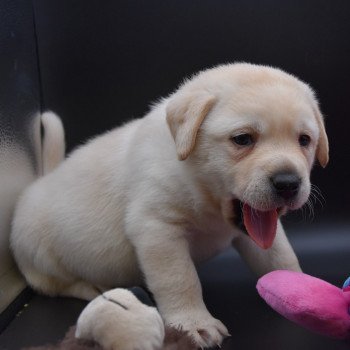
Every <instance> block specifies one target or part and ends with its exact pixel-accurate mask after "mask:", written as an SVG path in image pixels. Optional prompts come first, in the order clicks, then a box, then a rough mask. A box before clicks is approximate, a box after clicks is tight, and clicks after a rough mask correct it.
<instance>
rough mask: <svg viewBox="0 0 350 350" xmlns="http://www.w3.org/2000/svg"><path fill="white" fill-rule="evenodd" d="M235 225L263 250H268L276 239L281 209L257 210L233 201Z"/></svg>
mask: <svg viewBox="0 0 350 350" xmlns="http://www.w3.org/2000/svg"><path fill="white" fill-rule="evenodd" d="M233 205H234V211H235V224H236V225H237V226H238V227H239V228H241V229H242V230H243V231H245V232H246V233H248V235H249V237H250V238H251V239H252V240H253V241H254V242H255V243H256V244H257V245H258V246H259V247H260V248H263V249H268V248H270V247H271V246H272V243H273V241H274V239H275V237H276V231H277V220H278V217H279V214H280V213H281V212H282V210H283V208H276V209H271V210H266V211H262V210H258V209H254V208H252V207H251V206H250V205H249V204H247V203H242V202H240V201H239V200H234V203H233Z"/></svg>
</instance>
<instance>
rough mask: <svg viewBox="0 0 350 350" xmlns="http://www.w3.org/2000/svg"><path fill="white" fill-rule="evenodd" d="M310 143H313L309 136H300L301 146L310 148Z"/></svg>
mask: <svg viewBox="0 0 350 350" xmlns="http://www.w3.org/2000/svg"><path fill="white" fill-rule="evenodd" d="M310 142H311V138H310V136H309V135H300V136H299V145H300V146H301V147H307V146H309V144H310Z"/></svg>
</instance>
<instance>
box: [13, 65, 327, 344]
mask: <svg viewBox="0 0 350 350" xmlns="http://www.w3.org/2000/svg"><path fill="white" fill-rule="evenodd" d="M51 117H52V118H51V119H52V120H51V121H52V123H51V122H50V118H48V119H47V120H46V128H47V129H50V128H51V131H50V133H51V134H53V135H54V134H55V130H56V134H57V135H56V137H54V138H53V139H54V142H56V145H52V144H51V146H50V144H49V143H50V142H49V140H48V142H47V144H46V146H45V147H46V149H49V150H50V152H49V151H45V150H44V151H45V152H47V153H50V154H51V156H46V158H47V160H46V162H50V160H49V159H50V157H51V158H53V159H56V162H59V160H58V159H59V158H60V157H59V156H57V154H55V153H54V152H53V149H55V147H56V148H57V152H58V154H62V153H63V152H62V147H63V145H62V146H60V145H59V142H58V140H59V139H60V135H59V134H60V132H61V129H60V127H58V126H57V120H55V121H54V119H55V118H54V117H53V116H51ZM55 128H56V129H55ZM61 138H62V137H61ZM50 147H51V148H50ZM315 158H317V159H318V161H319V162H320V164H321V165H322V166H325V165H326V164H327V162H328V141H327V136H326V133H325V129H324V125H323V120H322V116H321V113H320V111H319V108H318V103H317V101H316V99H315V96H314V94H313V92H312V90H311V89H310V88H309V87H308V86H307V85H306V84H305V83H303V82H301V81H300V80H298V79H297V78H295V77H294V76H292V75H289V74H287V73H284V72H283V71H281V70H278V69H274V68H270V67H265V66H258V65H250V64H229V65H222V66H218V67H216V68H213V69H209V70H206V71H203V72H200V73H199V74H197V75H195V76H194V77H193V78H192V79H191V80H188V81H186V82H185V83H184V84H183V85H182V86H180V88H179V89H178V90H177V91H175V92H174V93H173V94H172V95H170V96H169V97H167V98H165V99H163V100H161V101H160V102H159V103H157V104H156V105H155V106H153V108H152V110H151V111H150V112H149V113H148V114H147V115H146V116H145V117H144V118H142V119H138V120H134V121H131V122H130V123H128V124H125V125H124V126H122V127H120V128H117V129H115V130H112V131H110V132H108V133H106V134H104V135H102V136H98V137H96V138H95V139H93V140H91V141H89V142H88V143H87V144H86V145H84V146H82V147H80V148H78V149H77V150H76V151H74V152H73V153H72V154H71V155H70V156H69V157H68V158H67V159H66V160H65V161H63V162H62V163H61V164H60V165H58V166H57V167H56V168H55V169H53V170H52V171H49V172H48V174H47V175H45V176H43V177H42V178H40V179H39V180H38V181H36V182H35V183H34V184H33V185H31V186H30V187H29V188H28V189H27V190H26V191H25V193H24V194H23V196H22V198H21V200H20V201H19V203H18V206H17V210H16V213H15V217H14V221H13V231H12V236H11V245H12V249H13V253H14V256H15V258H16V260H17V263H18V265H19V268H20V269H21V271H22V273H23V274H24V276H25V277H26V279H27V281H28V283H29V284H30V285H31V286H33V288H35V289H36V290H38V291H41V292H43V293H45V294H48V295H66V296H74V297H78V298H84V299H92V298H94V297H95V296H97V295H98V291H97V288H98V289H103V290H107V289H110V288H113V287H116V286H133V285H136V284H140V283H142V281H144V282H145V283H146V285H147V287H148V288H149V289H150V291H151V292H152V293H153V295H154V297H155V300H156V302H157V305H158V308H159V311H160V314H161V315H162V318H163V319H164V321H165V323H166V324H171V325H173V326H176V327H180V328H182V329H183V330H185V331H187V332H188V333H189V335H190V336H192V338H193V340H194V341H195V342H196V344H197V345H198V347H207V346H212V345H215V344H220V343H221V342H222V339H223V337H225V336H226V335H227V334H228V333H227V330H226V327H225V326H224V325H223V324H222V323H221V322H220V321H219V320H217V319H215V318H213V317H212V316H211V314H210V313H209V312H208V310H207V308H206V306H205V304H204V302H203V299H202V291H201V285H200V281H199V279H198V276H197V272H196V268H195V265H196V264H197V263H199V262H201V261H203V260H206V259H208V258H211V257H212V256H214V255H215V254H217V253H218V252H220V251H222V250H223V249H224V248H225V247H227V246H229V245H230V244H231V243H232V242H233V244H234V245H235V246H236V247H237V249H238V251H239V252H240V254H241V255H242V256H243V258H244V259H245V260H246V261H247V262H248V264H249V265H250V266H251V267H252V269H253V270H255V271H256V273H257V274H258V275H261V274H263V273H266V272H268V271H270V270H274V269H291V270H300V267H299V263H298V260H297V258H296V256H295V254H294V252H293V250H292V248H291V246H290V244H289V242H288V240H287V238H286V236H285V233H284V231H283V228H282V226H281V223H280V221H279V216H280V215H282V214H284V213H285V212H286V211H287V210H289V209H298V208H300V207H301V206H302V205H303V204H304V203H305V202H306V201H307V199H308V196H309V193H310V181H309V174H310V170H311V168H312V165H313V163H314V160H315ZM44 159H45V157H44ZM51 163H54V161H51ZM47 168H48V170H50V169H51V168H54V164H51V165H50V166H48V167H47ZM240 216H242V222H243V224H244V225H243V226H244V230H246V231H247V233H248V234H249V236H248V235H246V234H245V233H244V232H243V231H244V230H242V229H241V226H240V225H238V222H239V221H240ZM232 273H234V271H232Z"/></svg>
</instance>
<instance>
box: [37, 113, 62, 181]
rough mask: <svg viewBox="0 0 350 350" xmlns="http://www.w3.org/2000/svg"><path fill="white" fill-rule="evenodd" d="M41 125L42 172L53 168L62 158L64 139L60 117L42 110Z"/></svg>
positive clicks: (44, 172) (47, 171)
mask: <svg viewBox="0 0 350 350" xmlns="http://www.w3.org/2000/svg"><path fill="white" fill-rule="evenodd" d="M41 124H42V126H43V132H44V137H43V144H42V145H43V147H42V162H43V163H42V164H43V174H44V175H45V174H47V173H49V172H51V171H52V170H53V169H55V168H56V167H57V166H58V165H59V164H60V163H61V162H62V161H63V159H64V155H65V140H64V128H63V124H62V122H61V119H60V118H59V117H58V116H57V115H56V114H55V113H53V112H50V111H47V112H44V113H43V114H42V116H41Z"/></svg>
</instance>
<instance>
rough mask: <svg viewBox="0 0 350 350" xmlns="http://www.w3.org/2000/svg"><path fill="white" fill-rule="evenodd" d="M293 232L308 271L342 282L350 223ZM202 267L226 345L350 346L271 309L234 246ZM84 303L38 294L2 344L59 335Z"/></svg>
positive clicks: (320, 349) (11, 348)
mask: <svg viewBox="0 0 350 350" xmlns="http://www.w3.org/2000/svg"><path fill="white" fill-rule="evenodd" d="M289 232H290V238H291V241H292V244H293V246H294V248H295V250H296V252H297V254H298V255H299V257H300V261H301V264H302V266H303V268H304V271H305V272H307V273H309V274H312V275H314V276H317V277H321V278H324V279H326V280H327V281H329V282H331V283H334V284H337V285H341V284H342V282H343V281H344V280H345V279H346V277H347V274H349V273H350V269H349V268H348V266H349V265H348V264H346V261H347V260H346V259H347V257H348V256H349V254H348V252H349V247H350V226H344V225H343V226H339V225H338V226H337V227H336V229H334V225H333V226H328V225H321V226H316V227H313V229H310V227H294V228H291V229H290V230H289ZM315 238H316V239H315ZM315 242H317V244H316V243H315ZM199 273H200V277H201V280H202V284H203V292H204V298H205V301H206V304H207V306H208V308H209V309H210V311H211V312H212V313H213V314H214V315H215V316H216V317H217V318H219V319H221V320H222V321H223V322H224V323H225V324H226V326H227V327H228V328H229V331H230V333H231V334H232V338H230V339H228V340H226V341H225V343H224V345H223V347H222V349H226V350H228V349H234V350H240V349H244V350H245V349H247V350H251V349H259V350H264V349H269V350H274V349H276V350H279V349H283V350H289V349H290V350H295V349H308V350H309V349H315V350H316V349H317V350H329V349H335V350H341V349H348V348H349V347H350V343H347V342H344V341H337V340H332V339H328V338H325V337H322V336H319V335H316V334H313V333H311V332H309V331H307V330H305V329H303V328H301V327H299V326H297V325H294V324H293V323H291V322H290V321H288V320H286V319H284V318H283V317H281V316H280V315H278V314H277V313H275V312H274V311H273V310H271V309H270V308H269V307H268V306H267V305H266V304H265V303H264V301H263V300H262V299H261V298H260V297H259V296H258V294H257V293H256V290H255V283H256V281H255V278H254V276H253V275H252V274H251V273H250V271H249V270H248V269H247V267H246V266H245V265H244V264H243V263H242V262H241V260H240V259H239V257H238V255H237V254H236V253H235V252H234V251H233V250H229V251H227V252H225V253H223V254H221V255H220V256H219V257H217V258H215V259H213V260H212V261H210V262H208V263H206V264H205V265H203V266H202V267H201V269H200V271H199ZM84 305H85V303H84V302H82V301H80V300H75V299H67V298H64V299H63V298H47V297H42V296H34V297H33V298H32V300H31V301H30V302H29V303H28V305H27V307H26V308H24V309H23V311H22V312H21V313H20V315H18V316H17V317H16V319H15V320H14V321H13V322H12V323H11V324H10V326H9V327H8V328H7V329H6V330H5V331H4V332H3V334H2V335H0V349H7V350H16V349H21V348H22V347H24V346H29V345H43V344H46V343H50V342H51V343H52V342H55V341H57V340H58V339H60V338H62V337H63V335H64V333H65V332H66V330H67V329H68V327H69V326H70V325H73V324H74V323H75V321H76V319H77V317H78V315H79V313H80V311H81V310H82V308H83V307H84ZM349 322H350V319H349Z"/></svg>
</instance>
